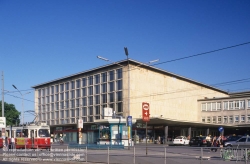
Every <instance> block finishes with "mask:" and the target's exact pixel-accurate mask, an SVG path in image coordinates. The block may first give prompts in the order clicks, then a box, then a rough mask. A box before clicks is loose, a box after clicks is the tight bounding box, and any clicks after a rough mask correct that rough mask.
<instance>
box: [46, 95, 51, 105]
mask: <svg viewBox="0 0 250 164" xmlns="http://www.w3.org/2000/svg"><path fill="white" fill-rule="evenodd" d="M46 103H47V104H49V103H50V102H49V96H47V97H46Z"/></svg>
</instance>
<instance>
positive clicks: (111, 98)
mask: <svg viewBox="0 0 250 164" xmlns="http://www.w3.org/2000/svg"><path fill="white" fill-rule="evenodd" d="M114 101H115V98H114V93H109V102H114Z"/></svg>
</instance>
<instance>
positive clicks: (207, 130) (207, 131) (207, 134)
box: [207, 128, 209, 136]
mask: <svg viewBox="0 0 250 164" xmlns="http://www.w3.org/2000/svg"><path fill="white" fill-rule="evenodd" d="M208 135H209V128H207V136H208Z"/></svg>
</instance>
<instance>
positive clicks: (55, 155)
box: [4, 144, 250, 164]
mask: <svg viewBox="0 0 250 164" xmlns="http://www.w3.org/2000/svg"><path fill="white" fill-rule="evenodd" d="M11 151H12V155H13V152H15V154H16V155H15V156H16V157H18V158H20V159H21V158H22V159H23V158H24V157H25V158H27V161H28V160H29V159H30V156H32V159H30V160H32V161H34V158H36V159H37V161H46V162H47V161H59V158H60V159H61V160H62V161H63V160H64V161H71V162H73V161H74V162H75V163H79V161H80V162H81V163H105V164H155V163H157V164H187V163H188V164H228V163H245V164H247V163H249V162H250V161H249V160H250V159H249V158H250V152H249V149H248V148H218V147H215V148H213V147H190V146H165V145H156V146H155V145H153V144H152V145H148V146H147V147H146V146H145V145H142V144H140V145H136V146H134V147H130V149H129V148H128V147H125V148H124V149H123V148H122V149H117V148H115V147H111V146H106V147H102V148H98V147H95V148H94V147H91V145H85V146H83V145H74V146H73V147H72V146H70V145H54V146H52V148H51V150H50V151H47V150H42V151H41V150H39V149H36V150H33V151H34V152H30V150H28V149H27V150H11ZM20 151H21V152H22V153H20ZM25 153H26V154H25ZM46 153H47V154H48V155H47V156H46ZM4 157H7V158H8V155H7V156H6V155H4ZM12 157H13V156H11V159H12ZM7 158H6V160H7ZM9 159H10V158H9ZM15 159H17V158H15ZM249 164H250V163H249Z"/></svg>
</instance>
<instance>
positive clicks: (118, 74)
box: [116, 68, 122, 79]
mask: <svg viewBox="0 0 250 164" xmlns="http://www.w3.org/2000/svg"><path fill="white" fill-rule="evenodd" d="M116 73H117V79H121V78H122V69H121V68H120V69H117V70H116Z"/></svg>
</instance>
